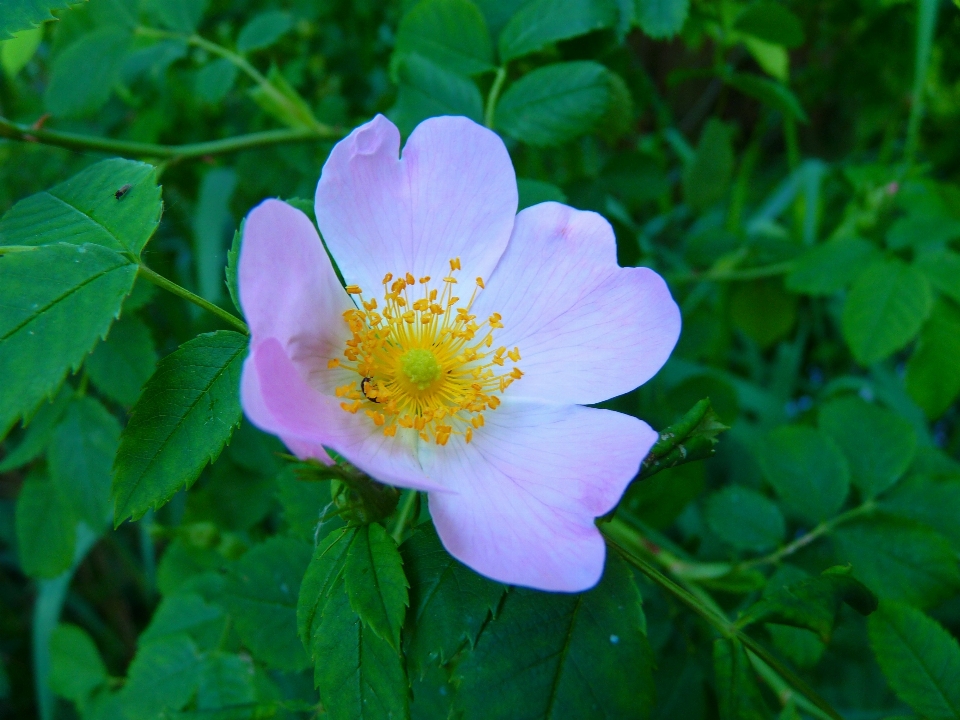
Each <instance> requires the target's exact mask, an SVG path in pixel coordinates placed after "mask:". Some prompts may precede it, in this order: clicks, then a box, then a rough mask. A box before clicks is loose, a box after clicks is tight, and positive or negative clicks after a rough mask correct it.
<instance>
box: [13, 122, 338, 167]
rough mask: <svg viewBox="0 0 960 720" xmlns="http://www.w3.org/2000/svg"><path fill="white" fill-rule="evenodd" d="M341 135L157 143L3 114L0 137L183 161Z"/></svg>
mask: <svg viewBox="0 0 960 720" xmlns="http://www.w3.org/2000/svg"><path fill="white" fill-rule="evenodd" d="M342 135H343V133H342V132H341V131H340V130H338V129H337V128H331V127H327V126H322V127H318V128H316V129H302V128H300V129H284V130H267V131H265V132H256V133H249V134H247V135H237V136H235V137H232V138H224V139H223V140H210V141H207V142H199V143H189V144H186V145H158V144H156V143H145V142H136V141H133V140H114V139H113V138H106V137H97V136H95V135H83V134H80V133H70V132H60V131H57V130H43V129H35V128H33V127H31V126H29V125H22V124H20V123H15V122H12V121H11V120H8V119H7V118H5V117H0V137H6V138H8V139H10V140H19V141H20V142H36V143H41V144H43V145H54V146H56V147H62V148H66V149H68V150H91V151H94V152H102V153H112V154H115V155H122V156H125V157H142V158H164V159H170V160H182V159H187V158H195V157H204V156H207V155H223V154H225V153H232V152H237V151H240V150H249V149H250V148H257V147H263V146H265V145H280V144H283V143H292V142H307V141H310V140H333V139H336V138H339V137H341V136H342Z"/></svg>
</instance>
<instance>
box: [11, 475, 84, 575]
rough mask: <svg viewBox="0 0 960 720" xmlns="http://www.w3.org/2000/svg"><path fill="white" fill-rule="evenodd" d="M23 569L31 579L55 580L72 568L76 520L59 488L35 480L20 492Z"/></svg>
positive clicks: (18, 520) (19, 538)
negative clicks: (54, 578) (53, 578)
mask: <svg viewBox="0 0 960 720" xmlns="http://www.w3.org/2000/svg"><path fill="white" fill-rule="evenodd" d="M16 530H17V549H18V554H19V557H20V568H21V569H22V570H23V572H25V573H26V574H27V575H30V576H31V577H40V578H51V577H56V576H57V575H59V574H60V573H62V572H64V571H65V570H67V569H68V568H69V567H70V563H71V562H72V561H73V548H74V545H75V544H76V538H77V517H76V514H75V513H74V510H73V508H72V507H71V506H70V503H69V502H68V501H67V499H66V498H65V497H64V496H63V494H62V493H61V492H60V490H59V488H57V486H56V485H54V484H53V483H52V482H50V481H49V480H48V479H47V478H44V477H40V476H36V475H35V476H32V477H30V478H28V479H27V480H26V481H25V482H24V483H23V486H22V487H21V488H20V495H19V497H18V498H17V514H16Z"/></svg>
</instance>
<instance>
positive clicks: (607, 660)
mask: <svg viewBox="0 0 960 720" xmlns="http://www.w3.org/2000/svg"><path fill="white" fill-rule="evenodd" d="M644 626H645V620H644V617H643V609H642V605H641V599H640V593H639V592H638V591H637V588H636V585H634V582H633V578H632V576H631V575H630V571H629V569H628V568H627V567H626V565H625V564H624V563H623V561H622V560H621V559H620V558H619V556H616V555H613V554H611V555H608V556H607V563H606V568H605V570H604V575H603V578H602V579H601V581H600V584H599V585H597V587H596V588H594V589H593V590H590V591H589V592H586V593H583V594H580V595H566V594H562V593H542V592H537V591H534V590H527V589H524V588H517V589H514V590H512V591H511V592H510V593H509V594H508V595H507V597H506V599H505V600H504V601H503V606H502V609H501V611H500V614H499V615H498V616H497V618H496V619H495V620H493V621H492V622H490V623H489V624H488V625H487V626H486V627H485V628H484V630H483V632H482V633H481V634H480V639H479V640H478V641H477V644H476V647H475V648H474V649H473V651H472V652H470V653H469V654H467V655H466V657H465V658H464V660H463V661H462V662H461V663H460V664H459V665H458V666H457V669H456V675H457V676H458V682H459V688H460V689H459V693H458V694H457V698H456V704H457V708H458V709H459V710H460V711H461V712H462V713H463V717H464V720H472V719H473V718H490V717H524V718H528V717H529V718H534V717H535V718H571V717H576V718H622V719H623V720H630V718H645V717H648V716H649V713H650V710H651V708H652V705H653V675H652V673H653V651H652V650H651V648H650V645H649V644H648V642H647V638H646V636H645V635H644V632H643V628H644ZM623 678H629V679H630V680H629V682H624V681H623Z"/></svg>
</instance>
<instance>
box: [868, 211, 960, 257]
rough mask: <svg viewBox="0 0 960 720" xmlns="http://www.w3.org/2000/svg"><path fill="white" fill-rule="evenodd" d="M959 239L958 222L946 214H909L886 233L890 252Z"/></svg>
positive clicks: (959, 227)
mask: <svg viewBox="0 0 960 720" xmlns="http://www.w3.org/2000/svg"><path fill="white" fill-rule="evenodd" d="M957 238H960V220H957V219H956V218H954V217H950V216H949V215H946V214H940V213H932V214H929V215H928V214H926V213H924V214H911V215H907V216H905V217H902V218H900V219H899V220H897V221H896V222H894V223H893V225H891V226H890V229H889V230H888V231H887V238H886V239H887V246H888V247H889V248H891V249H892V250H904V249H906V248H924V247H929V246H933V247H936V246H939V245H943V244H944V243H948V242H950V241H951V240H956V239H957Z"/></svg>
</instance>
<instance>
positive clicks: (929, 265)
mask: <svg viewBox="0 0 960 720" xmlns="http://www.w3.org/2000/svg"><path fill="white" fill-rule="evenodd" d="M916 266H917V267H918V268H919V269H920V272H922V273H923V274H924V275H926V276H927V280H929V281H930V284H931V285H933V287H934V288H935V289H936V290H937V291H938V292H941V293H943V294H944V295H946V296H947V297H948V298H950V299H951V300H953V301H954V302H958V303H960V283H958V282H957V278H958V277H960V253H955V252H952V251H950V250H943V251H941V252H933V253H926V254H924V255H922V256H921V257H920V258H918V259H917V262H916Z"/></svg>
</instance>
